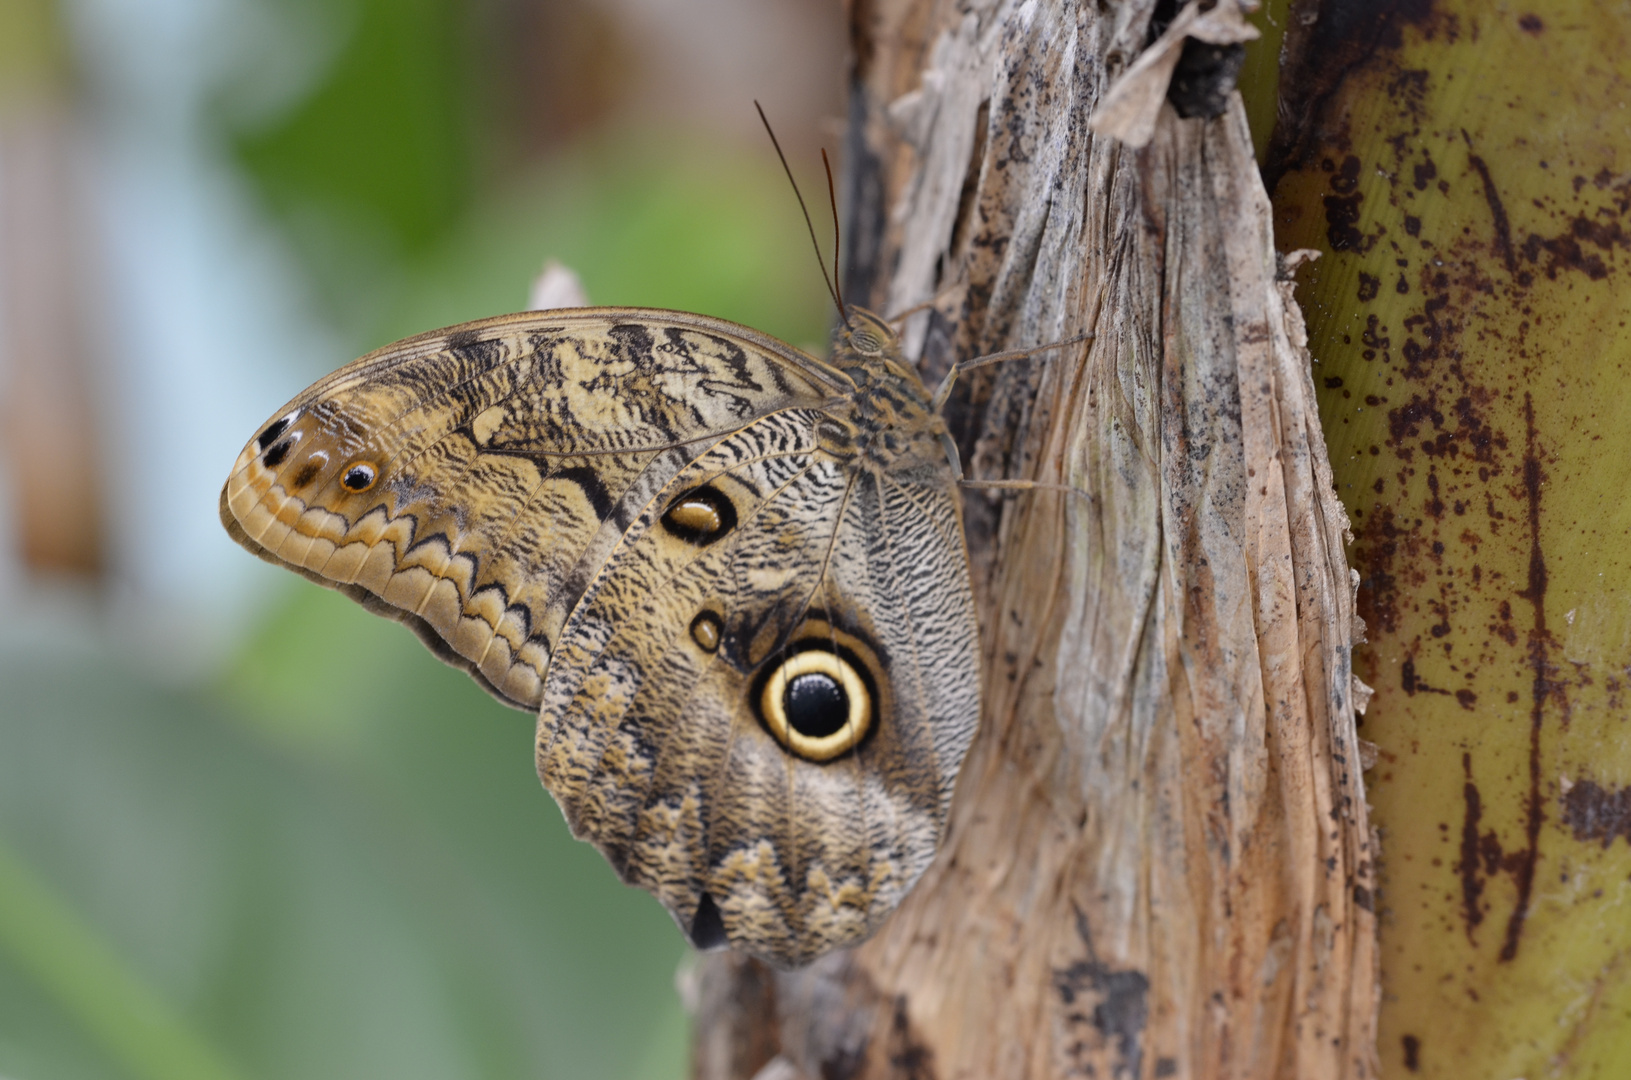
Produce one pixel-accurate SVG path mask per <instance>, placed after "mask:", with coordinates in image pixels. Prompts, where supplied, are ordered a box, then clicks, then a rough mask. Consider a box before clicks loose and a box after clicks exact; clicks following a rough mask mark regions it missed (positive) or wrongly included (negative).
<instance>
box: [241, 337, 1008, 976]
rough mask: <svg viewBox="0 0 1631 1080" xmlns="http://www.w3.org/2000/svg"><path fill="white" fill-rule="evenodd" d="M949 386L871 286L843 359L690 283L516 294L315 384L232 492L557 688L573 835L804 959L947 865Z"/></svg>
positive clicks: (455, 634) (951, 727) (397, 606)
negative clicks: (549, 303)
mask: <svg viewBox="0 0 1631 1080" xmlns="http://www.w3.org/2000/svg"><path fill="white" fill-rule="evenodd" d="M840 310H845V309H843V308H841V309H840ZM938 404H939V401H938V399H936V398H931V397H930V396H929V394H928V393H927V391H926V390H925V387H924V385H923V383H922V382H921V380H920V379H919V378H918V375H917V373H916V372H915V370H914V369H913V368H912V367H911V366H910V365H909V364H907V363H906V362H905V361H904V360H903V359H902V356H901V353H900V348H899V344H898V341H897V338H896V336H895V334H894V332H893V331H892V330H891V329H890V326H889V324H888V323H887V322H885V321H884V320H882V319H880V318H879V317H877V316H875V315H873V314H871V313H869V312H866V311H863V310H861V309H859V308H849V309H847V313H846V316H845V319H844V321H843V324H842V325H841V326H840V327H839V329H838V331H837V336H836V343H835V347H834V350H833V353H832V356H831V358H830V359H829V360H827V361H822V360H819V359H817V358H816V357H814V356H811V355H809V354H808V353H805V352H803V351H801V350H799V349H796V348H794V347H792V346H790V345H787V344H785V343H783V342H781V341H778V340H776V339H775V338H772V337H769V336H767V335H765V334H761V333H759V332H757V331H755V330H751V329H749V328H747V327H744V326H739V325H736V324H734V323H730V322H726V321H724V320H722V319H716V318H711V317H707V316H703V315H693V314H686V313H682V312H672V311H660V310H653V309H643V308H605V307H602V308H577V309H558V310H550V311H534V312H528V313H524V314H519V315H509V316H502V317H498V318H492V319H485V320H481V321H478V322H473V323H467V324H464V325H462V326H456V327H452V328H450V329H446V330H439V331H436V332H433V333H428V334H422V335H420V336H417V337H412V338H408V339H406V340H404V341H400V342H397V343H395V344H393V345H389V346H386V347H385V348H383V349H381V350H379V351H377V352H375V353H372V354H370V355H368V356H365V357H363V358H362V359H360V360H356V361H354V362H353V363H351V364H349V365H347V366H345V367H343V368H341V369H340V370H338V371H336V372H334V373H333V374H332V375H329V376H328V377H327V378H324V379H322V380H320V381H318V382H317V383H316V384H315V385H313V386H312V387H311V388H309V389H308V390H306V391H305V392H304V393H302V394H300V395H299V396H298V397H296V398H295V399H294V400H293V401H292V402H290V403H289V404H288V405H287V406H285V407H284V408H283V409H281V410H279V411H278V413H277V414H276V415H275V416H274V417H273V418H272V419H271V420H269V421H268V422H267V423H266V424H264V425H263V426H262V427H261V429H260V430H259V432H258V433H257V434H256V435H255V436H254V437H253V438H252V439H250V441H249V443H248V445H246V446H245V447H244V449H243V451H242V452H241V453H240V454H239V455H238V459H237V461H236V462H235V463H234V465H233V467H232V472H231V475H230V476H229V477H228V479H227V481H226V485H225V486H224V488H223V489H222V492H221V501H220V509H221V519H222V522H223V523H224V524H225V526H226V528H227V531H228V532H229V533H230V534H231V535H232V537H233V539H235V540H236V541H237V542H238V543H240V544H242V545H243V546H244V547H245V548H247V549H248V550H250V551H251V552H253V553H254V554H256V555H258V556H260V557H261V558H263V559H266V560H268V561H270V562H273V563H276V564H279V565H282V566H286V567H289V568H290V569H293V570H295V571H298V572H299V573H301V574H304V575H305V576H306V577H308V578H310V579H311V580H313V581H315V582H317V583H318V584H320V585H324V586H327V587H329V588H332V589H337V590H339V591H341V592H343V593H346V594H347V595H349V596H351V597H353V598H354V599H356V600H358V601H360V602H361V603H362V604H363V605H364V606H366V607H368V608H369V609H370V610H373V611H375V612H378V613H380V614H382V615H386V616H388V617H390V618H393V619H396V620H398V621H400V622H402V623H405V624H407V625H408V626H409V627H411V628H412V629H413V630H414V631H415V632H417V633H418V635H419V636H420V637H421V638H422V639H423V640H424V641H425V642H426V644H428V645H429V646H430V648H431V649H432V650H433V651H434V652H435V653H436V654H437V655H438V656H440V657H441V658H442V659H444V660H446V661H448V662H450V663H452V664H454V665H457V666H459V667H462V668H463V669H465V670H466V671H468V672H469V673H470V674H471V675H472V676H473V677H474V678H475V679H476V681H477V682H479V683H480V684H481V685H482V686H483V687H485V688H486V689H487V690H488V691H489V692H491V693H492V694H493V695H494V696H496V697H497V698H498V699H499V700H501V701H503V702H505V703H507V704H509V705H513V706H515V707H517V708H521V709H526V710H529V711H534V712H536V713H537V716H538V726H537V742H536V751H537V764H538V772H539V775H540V777H541V778H542V780H543V782H544V785H545V786H546V787H547V788H548V789H549V791H550V792H551V793H552V794H553V795H554V797H555V799H556V800H557V801H558V802H559V804H560V806H561V809H562V811H563V812H564V814H565V816H566V820H567V822H568V824H569V825H570V826H571V829H572V832H573V834H574V835H575V836H577V837H579V838H580V839H585V840H588V841H591V842H592V843H594V844H595V845H596V846H597V847H598V848H599V849H600V850H601V852H602V853H603V854H604V855H605V856H606V858H607V860H608V861H609V862H610V863H611V865H612V866H613V867H614V868H615V870H616V871H617V873H618V874H619V875H620V876H621V877H622V879H623V880H624V881H626V882H628V883H630V884H633V885H637V886H639V887H641V888H643V889H646V890H648V891H649V892H651V893H652V894H653V895H654V896H656V897H657V899H658V900H660V901H661V902H662V903H663V904H664V905H665V906H666V907H667V908H668V910H669V911H670V912H671V913H672V915H673V916H674V918H675V920H676V922H678V924H679V926H680V927H681V929H682V930H684V931H685V933H686V934H687V936H688V937H689V938H690V940H691V941H692V942H693V943H694V944H695V945H696V946H698V947H699V948H715V947H721V946H725V945H729V946H731V947H734V948H737V949H740V950H743V951H745V952H748V953H751V954H753V955H755V956H758V957H760V958H762V959H764V960H767V961H769V962H771V963H774V964H776V965H778V966H782V967H792V966H797V965H800V964H803V963H807V962H809V961H810V960H812V959H814V958H815V957H817V956H820V955H822V954H823V953H826V952H828V951H830V950H832V949H834V948H838V947H841V946H846V945H851V944H855V943H857V942H859V941H861V940H863V939H864V938H866V937H867V936H868V935H870V934H871V933H873V932H874V931H875V930H876V929H877V928H878V926H879V925H880V924H881V923H882V921H883V920H884V919H885V918H886V917H887V916H888V915H889V913H890V912H891V911H893V910H894V909H895V907H896V906H897V905H898V904H899V903H900V901H901V899H902V898H903V897H904V896H905V895H906V893H907V891H908V890H910V889H911V887H912V885H913V884H914V882H916V880H917V879H918V878H919V876H920V875H921V874H922V873H923V872H924V870H925V869H926V868H927V867H928V865H929V863H930V862H931V861H932V860H933V858H934V854H935V851H936V848H937V847H938V845H939V843H940V839H941V835H942V833H943V831H944V828H945V823H946V819H947V815H948V812H949V808H950V803H951V797H952V789H953V786H954V784H955V782H956V778H957V773H958V769H959V768H960V766H961V764H962V761H963V758H964V755H965V754H966V753H967V751H968V748H969V744H970V741H971V740H972V738H973V735H974V731H975V728H976V725H977V723H978V719H979V712H980V675H979V655H978V652H979V649H978V626H977V622H976V615H975V604H974V598H973V593H972V590H971V587H970V581H969V569H968V555H967V548H966V545H965V542H964V536H963V526H962V517H961V508H960V504H959V500H958V490H957V484H958V479H959V476H960V470H959V468H958V466H957V463H956V449H955V445H954V444H952V443H951V441H950V439H949V437H948V436H947V434H946V428H945V425H944V423H943V421H942V420H941V418H940V415H939V410H938V407H937V406H938ZM359 676H360V677H367V673H365V672H364V673H359Z"/></svg>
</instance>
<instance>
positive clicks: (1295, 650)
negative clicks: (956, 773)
mask: <svg viewBox="0 0 1631 1080" xmlns="http://www.w3.org/2000/svg"><path fill="white" fill-rule="evenodd" d="M1225 2H1227V0H1225ZM1153 6H1154V3H1153V0H1147V2H1141V3H1124V4H1119V5H1115V6H1103V7H1101V6H1095V5H1077V4H1070V3H1065V2H1062V0H1033V2H1030V3H1019V2H1011V0H993V2H989V3H964V4H962V5H954V4H950V3H944V2H932V0H873V2H871V3H864V2H859V0H858V2H857V3H856V4H855V6H854V7H853V9H852V11H851V21H852V42H853V49H854V71H853V80H852V87H851V92H852V98H851V108H850V125H851V126H850V134H849V145H848V157H847V161H846V165H845V169H846V177H847V189H848V212H847V218H848V225H849V233H848V235H849V237H850V238H851V251H852V252H854V253H855V254H854V255H853V260H854V261H853V263H852V265H851V267H850V269H849V273H848V276H847V282H848V292H849V294H850V295H851V296H852V297H853V298H855V299H858V300H859V301H860V302H862V303H865V304H867V305H869V306H871V307H874V308H876V309H879V310H883V311H896V310H900V309H903V308H906V307H908V306H910V305H912V304H916V303H919V302H922V301H924V300H927V299H929V298H931V297H934V296H936V295H939V296H940V297H941V300H940V302H939V304H938V305H937V306H936V307H935V309H934V310H932V311H931V312H928V313H926V314H924V315H920V316H917V317H915V318H914V319H913V320H912V321H911V322H910V323H909V324H908V330H907V334H906V344H907V348H908V354H909V355H913V356H921V358H922V366H923V368H924V370H925V372H926V374H927V375H929V376H930V377H931V380H932V378H933V377H934V376H937V375H939V374H940V373H942V372H944V371H945V370H946V368H947V367H948V366H949V365H950V364H951V363H952V362H953V361H954V360H955V359H957V358H961V357H971V356H976V355H980V354H983V353H989V352H995V351H999V350H1003V349H1012V348H1018V347H1024V346H1030V345H1037V344H1042V343H1046V342H1052V341H1059V340H1062V339H1065V338H1068V337H1071V336H1072V335H1074V334H1077V333H1081V332H1084V331H1093V332H1095V333H1096V337H1095V338H1094V339H1093V340H1092V341H1091V342H1090V343H1089V344H1087V345H1085V346H1079V347H1076V348H1072V349H1064V350H1060V351H1058V352H1056V353H1052V354H1047V355H1046V356H1043V357H1036V358H1032V359H1029V360H1024V361H1017V362H1010V363H1006V364H1002V365H998V366H994V367H989V368H983V369H980V370H979V371H977V372H976V373H975V375H976V377H974V378H971V379H969V380H968V381H967V383H966V384H965V385H963V386H962V387H961V389H960V391H959V393H958V394H957V395H956V396H954V398H953V401H952V403H951V406H950V408H949V410H948V417H949V418H950V419H951V421H952V423H953V427H954V430H956V431H957V432H958V435H959V438H960V441H961V443H962V450H963V455H964V461H965V463H967V468H968V471H969V472H970V473H971V474H972V475H974V476H977V477H981V478H998V477H1002V478H1030V479H1035V480H1039V481H1042V482H1044V483H1047V484H1065V485H1069V486H1070V487H1072V488H1075V489H1077V490H1078V491H1079V492H1080V493H1081V496H1080V497H1072V496H1067V495H1062V494H1059V493H1057V492H1052V491H1048V490H1037V491H1032V492H1028V493H1024V494H1021V495H1018V496H1015V495H1013V494H1012V493H1007V495H1006V497H1002V498H998V497H994V496H988V493H986V492H980V491H970V492H969V493H968V495H967V497H966V498H965V516H966V522H967V530H968V538H969V546H970V551H971V554H972V556H973V560H974V565H975V567H976V578H977V584H976V587H977V590H978V591H979V594H980V603H981V611H982V616H983V618H982V629H983V635H984V648H985V665H986V667H985V673H984V675H985V698H986V701H985V715H984V720H983V726H982V729H981V732H980V735H979V738H978V740H977V742H976V744H975V748H974V750H973V752H972V753H971V755H970V757H969V760H968V762H967V764H966V765H965V767H964V771H963V775H962V778H961V780H960V782H959V786H958V791H957V800H956V804H955V807H954V810H953V816H952V822H951V826H950V830H949V833H948V836H947V839H946V843H945V847H944V850H943V851H942V853H941V857H940V859H939V860H938V861H937V863H936V864H935V866H934V868H933V869H932V870H931V871H930V872H929V874H928V875H927V876H926V877H925V878H924V880H923V881H922V882H921V883H920V884H919V885H918V887H917V889H916V891H915V892H914V893H913V894H912V895H911V896H910V897H909V898H908V899H907V901H906V903H905V904H904V905H903V906H902V907H901V909H900V911H899V912H898V913H897V914H896V915H895V916H894V918H893V919H892V920H891V921H890V922H889V923H888V924H887V925H886V926H885V928H884V929H883V931H882V932H881V933H880V934H879V935H878V936H877V937H875V938H874V939H873V940H871V941H869V942H868V943H866V944H865V945H864V946H862V947H861V948H859V949H856V950H853V951H851V952H849V953H844V954H839V955H835V956H831V957H828V958H826V959H825V960H823V961H821V962H819V963H817V964H816V965H813V966H812V967H811V968H808V969H805V970H803V971H798V972H792V973H774V972H771V971H769V970H768V969H765V968H763V967H762V966H760V965H758V964H757V963H755V962H753V961H748V960H743V959H740V958H736V957H729V956H712V957H708V958H706V960H705V962H704V964H703V968H702V971H701V973H700V980H699V994H698V1002H699V1006H700V1007H699V1009H698V1015H697V1024H698V1037H697V1042H696V1061H695V1069H696V1074H697V1075H698V1076H699V1077H705V1078H708V1080H714V1078H725V1077H751V1076H755V1075H759V1076H761V1077H764V1078H767V1080H768V1078H772V1077H780V1078H795V1077H807V1078H810V1080H814V1078H817V1077H863V1076H864V1077H951V1076H969V1077H1042V1076H1067V1075H1088V1076H1101V1077H1165V1076H1179V1077H1209V1078H1210V1077H1254V1078H1255V1077H1288V1078H1289V1077H1300V1078H1315V1077H1319V1078H1324V1077H1333V1078H1335V1077H1343V1078H1346V1077H1365V1076H1372V1075H1374V1074H1375V1069H1374V1065H1373V1047H1372V1044H1373V1025H1374V1017H1375V1007H1376V975H1375V924H1374V915H1373V914H1372V910H1371V895H1372V887H1373V886H1372V868H1371V845H1370V830H1369V826H1368V824H1367V821H1366V807H1365V802H1364V796H1363V790H1362V786H1361V780H1360V775H1359V759H1358V745H1357V740H1356V738H1355V735H1354V730H1353V710H1354V707H1355V700H1354V695H1355V684H1354V683H1353V682H1352V677H1351V674H1350V671H1349V652H1350V648H1351V645H1352V643H1353V634H1354V619H1353V613H1352V607H1353V584H1352V578H1351V574H1350V571H1349V569H1348V567H1347V564H1346V562H1345V561H1344V555H1343V539H1344V536H1345V531H1346V528H1347V521H1346V518H1345V516H1344V514H1343V512H1342V510H1341V508H1340V506H1339V505H1338V503H1337V502H1336V500H1335V497H1334V495H1333V494H1332V491H1331V479H1330V471H1329V466H1328V463H1327V461H1326V457H1325V449H1324V443H1323V441H1322V438H1321V434H1320V430H1319V420H1318V416H1317V414H1316V412H1315V408H1314V395H1313V386H1312V383H1311V380H1310V377H1309V368H1308V357H1307V353H1306V349H1305V347H1304V344H1305V342H1304V338H1303V327H1302V319H1301V315H1300V313H1299V312H1298V310H1297V308H1296V305H1295V303H1294V301H1293V300H1292V299H1291V294H1290V286H1289V284H1288V283H1286V282H1284V281H1283V280H1282V278H1283V275H1282V274H1281V273H1279V270H1278V267H1277V259H1276V255H1275V251H1274V246H1273V238H1272V232H1271V229H1270V224H1269V206H1268V201H1267V198H1266V197H1265V195H1264V192H1263V188H1262V184H1261V182H1260V180H1259V177H1258V171H1257V166H1256V164H1255V162H1254V161H1253V158H1252V148H1251V141H1250V139H1249V137H1248V133H1247V130H1246V124H1245V119H1244V113H1243V112H1242V109H1241V107H1240V103H1239V100H1238V98H1235V99H1234V100H1233V101H1232V103H1231V105H1230V107H1229V108H1228V109H1227V110H1226V111H1225V113H1224V114H1223V115H1222V116H1220V117H1218V118H1216V119H1212V120H1200V119H1196V120H1182V119H1179V118H1178V116H1177V114H1176V113H1175V112H1174V111H1173V110H1172V109H1171V108H1170V107H1168V106H1163V107H1162V108H1161V109H1160V111H1159V113H1158V115H1157V117H1156V120H1155V124H1154V130H1153V137H1152V138H1151V140H1150V142H1149V143H1148V145H1146V146H1144V147H1142V148H1140V149H1134V148H1132V147H1130V146H1128V145H1126V144H1124V143H1121V142H1118V141H1117V140H1115V139H1112V138H1109V137H1105V136H1100V135H1095V134H1093V133H1092V132H1091V131H1090V129H1089V126H1088V119H1089V117H1090V116H1091V115H1092V114H1093V113H1094V111H1095V109H1096V108H1098V107H1099V106H1100V105H1101V104H1102V103H1103V102H1104V99H1105V96H1106V93H1107V91H1109V90H1110V89H1111V88H1112V86H1113V85H1114V84H1115V82H1116V79H1117V77H1118V75H1120V74H1122V73H1124V72H1125V71H1127V69H1128V68H1129V67H1130V66H1132V64H1133V63H1134V61H1135V60H1136V58H1137V57H1138V56H1139V55H1140V53H1141V51H1142V50H1143V49H1144V47H1145V45H1146V40H1147V27H1148V23H1149V17H1150V14H1151V10H1152V8H1153ZM931 384H932V382H931Z"/></svg>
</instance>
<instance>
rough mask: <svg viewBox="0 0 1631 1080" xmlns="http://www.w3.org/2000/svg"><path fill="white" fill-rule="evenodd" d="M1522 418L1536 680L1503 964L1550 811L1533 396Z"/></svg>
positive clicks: (1513, 944) (1519, 930)
mask: <svg viewBox="0 0 1631 1080" xmlns="http://www.w3.org/2000/svg"><path fill="white" fill-rule="evenodd" d="M1523 418H1524V427H1525V430H1526V437H1525V442H1524V452H1523V488H1524V497H1525V499H1526V501H1527V502H1528V504H1529V587H1528V588H1527V589H1525V590H1524V591H1523V592H1521V593H1519V594H1518V595H1519V596H1521V597H1523V598H1524V599H1525V600H1528V601H1529V603H1530V606H1531V607H1533V608H1534V613H1535V615H1534V621H1533V624H1532V627H1531V629H1530V631H1529V664H1530V667H1531V668H1532V669H1533V672H1534V680H1533V681H1532V682H1531V683H1530V690H1529V806H1528V813H1527V815H1526V821H1525V829H1524V833H1525V839H1526V840H1527V841H1528V843H1527V845H1526V846H1525V848H1524V850H1522V851H1520V852H1517V853H1516V858H1515V859H1514V862H1515V864H1516V865H1515V866H1514V867H1513V871H1514V873H1513V879H1514V881H1515V883H1516V884H1517V887H1518V899H1517V903H1515V904H1514V905H1513V907H1512V916H1511V918H1509V919H1508V920H1507V923H1506V941H1505V942H1504V943H1503V944H1502V946H1501V960H1502V962H1503V963H1504V962H1506V961H1508V960H1512V959H1514V958H1515V957H1516V956H1517V955H1518V938H1519V937H1520V936H1521V935H1522V934H1523V924H1524V920H1525V919H1526V918H1527V917H1528V915H1529V896H1530V892H1531V891H1532V890H1533V888H1534V884H1535V864H1536V863H1537V862H1538V861H1539V859H1540V824H1541V822H1542V821H1543V820H1544V819H1545V813H1544V812H1543V811H1542V810H1541V805H1540V726H1541V720H1542V718H1543V716H1544V712H1545V707H1546V698H1547V696H1548V695H1549V694H1550V693H1551V687H1550V685H1549V683H1548V681H1547V678H1546V667H1547V656H1546V644H1547V641H1548V637H1547V633H1546V558H1545V555H1544V554H1543V553H1542V551H1541V546H1540V484H1541V479H1542V477H1541V471H1540V458H1539V457H1538V456H1537V455H1536V451H1535V404H1534V400H1533V399H1532V398H1531V397H1530V395H1529V394H1527V393H1526V394H1524V395H1523Z"/></svg>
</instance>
